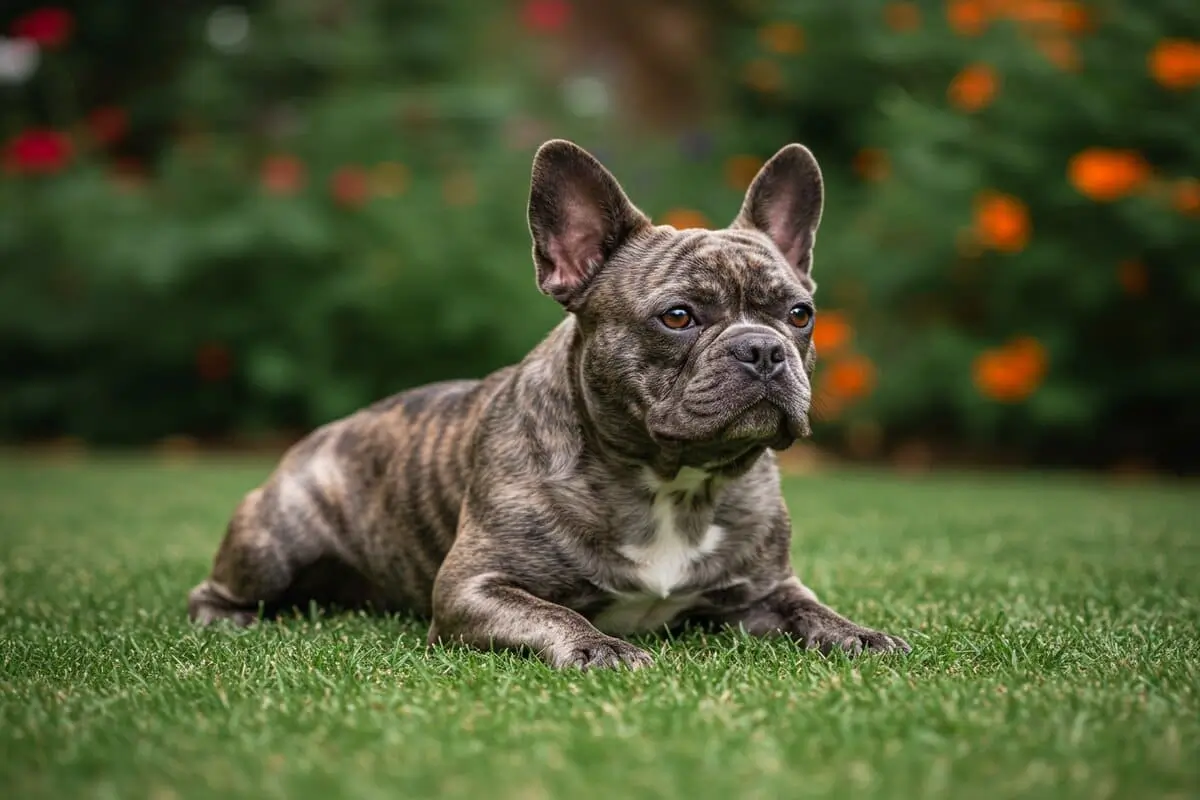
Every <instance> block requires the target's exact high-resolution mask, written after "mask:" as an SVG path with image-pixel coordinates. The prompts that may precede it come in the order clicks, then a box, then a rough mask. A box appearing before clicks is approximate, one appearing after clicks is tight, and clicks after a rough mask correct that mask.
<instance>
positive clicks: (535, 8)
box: [521, 0, 571, 33]
mask: <svg viewBox="0 0 1200 800" xmlns="http://www.w3.org/2000/svg"><path fill="white" fill-rule="evenodd" d="M570 16H571V7H570V6H568V5H567V3H566V1H565V0H527V2H526V3H525V7H524V8H523V9H522V10H521V19H522V21H523V22H524V23H525V27H526V28H529V29H530V30H531V31H536V32H537V33H554V32H555V31H559V30H562V28H563V27H564V26H565V25H566V24H567V18H568V17H570Z"/></svg>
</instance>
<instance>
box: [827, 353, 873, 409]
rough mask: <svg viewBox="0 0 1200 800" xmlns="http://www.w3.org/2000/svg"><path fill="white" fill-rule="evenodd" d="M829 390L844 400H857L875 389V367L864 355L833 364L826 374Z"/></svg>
mask: <svg viewBox="0 0 1200 800" xmlns="http://www.w3.org/2000/svg"><path fill="white" fill-rule="evenodd" d="M825 382H826V386H827V387H828V390H829V391H830V392H831V393H832V394H833V395H834V396H836V397H839V398H841V399H843V400H857V399H858V398H860V397H864V396H866V395H867V394H870V392H871V390H872V389H873V388H875V365H874V364H872V363H871V359H869V358H867V357H866V356H863V355H851V356H847V357H845V358H843V359H839V360H838V361H835V362H833V364H831V365H830V366H829V369H828V370H827V371H826V373H825Z"/></svg>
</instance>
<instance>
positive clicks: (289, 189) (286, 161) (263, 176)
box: [258, 155, 304, 195]
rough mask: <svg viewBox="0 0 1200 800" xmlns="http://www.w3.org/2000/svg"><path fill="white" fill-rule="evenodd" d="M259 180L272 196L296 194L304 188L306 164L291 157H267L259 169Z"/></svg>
mask: <svg viewBox="0 0 1200 800" xmlns="http://www.w3.org/2000/svg"><path fill="white" fill-rule="evenodd" d="M258 179H259V182H260V183H261V184H262V187H263V189H264V190H266V191H267V192H269V193H271V194H278V195H288V194H295V193H296V192H298V191H300V189H301V187H303V186H304V162H302V161H301V160H300V159H298V158H296V157H295V156H290V155H274V156H267V158H266V159H264V160H263V163H262V167H260V168H259V173H258Z"/></svg>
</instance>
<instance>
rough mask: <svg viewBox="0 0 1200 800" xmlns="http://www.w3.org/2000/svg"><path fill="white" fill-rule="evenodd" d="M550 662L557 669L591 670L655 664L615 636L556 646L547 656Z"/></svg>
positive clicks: (637, 649) (640, 651)
mask: <svg viewBox="0 0 1200 800" xmlns="http://www.w3.org/2000/svg"><path fill="white" fill-rule="evenodd" d="M546 661H547V662H548V663H549V664H550V666H552V667H554V668H555V669H568V668H571V667H577V668H579V669H582V670H584V671H587V670H590V669H613V668H617V667H622V666H624V667H629V668H630V669H639V668H641V667H647V666H649V665H650V664H652V663H654V658H653V657H652V656H651V655H650V654H649V653H647V652H646V651H645V650H642V649H641V648H638V647H634V646H633V645H631V644H629V642H623V641H621V640H620V639H617V638H614V637H612V636H602V635H598V636H595V637H591V638H587V639H576V640H574V641H571V642H566V643H564V644H562V645H560V646H558V647H555V648H553V649H552V650H551V651H549V652H548V653H547V654H546Z"/></svg>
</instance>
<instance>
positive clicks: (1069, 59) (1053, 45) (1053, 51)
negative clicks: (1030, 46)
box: [1034, 36, 1079, 72]
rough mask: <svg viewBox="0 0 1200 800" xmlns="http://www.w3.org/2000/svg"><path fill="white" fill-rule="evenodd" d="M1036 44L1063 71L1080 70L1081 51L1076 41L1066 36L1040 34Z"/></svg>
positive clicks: (1047, 58)
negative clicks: (1076, 45) (1077, 47)
mask: <svg viewBox="0 0 1200 800" xmlns="http://www.w3.org/2000/svg"><path fill="white" fill-rule="evenodd" d="M1034 44H1035V45H1036V46H1037V49H1038V50H1040V51H1041V53H1042V55H1044V56H1045V57H1046V60H1047V61H1049V62H1050V63H1051V64H1053V65H1054V66H1056V67H1058V68H1059V69H1061V70H1062V71H1063V72H1078V71H1079V51H1078V50H1077V49H1076V48H1075V43H1074V42H1072V41H1071V40H1070V39H1068V38H1066V37H1065V36H1039V37H1037V38H1036V39H1034Z"/></svg>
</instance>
